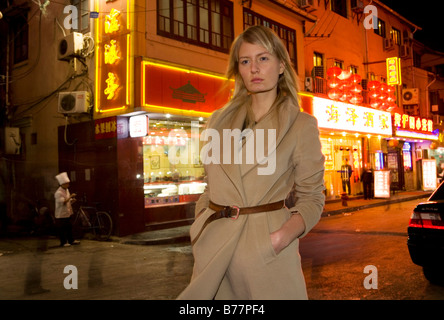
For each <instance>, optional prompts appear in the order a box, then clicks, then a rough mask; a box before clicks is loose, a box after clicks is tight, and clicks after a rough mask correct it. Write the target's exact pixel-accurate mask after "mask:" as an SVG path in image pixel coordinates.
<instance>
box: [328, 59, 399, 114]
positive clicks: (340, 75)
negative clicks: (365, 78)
mask: <svg viewBox="0 0 444 320" xmlns="http://www.w3.org/2000/svg"><path fill="white" fill-rule="evenodd" d="M327 75H328V77H329V79H328V81H327V86H328V87H329V90H328V93H327V95H328V97H329V98H330V99H332V100H337V101H342V102H349V103H352V104H355V105H356V104H360V103H362V102H363V101H364V97H363V96H362V90H363V89H362V86H361V80H362V78H361V76H360V75H358V74H351V72H350V71H346V70H342V69H341V68H339V67H336V66H335V67H331V68H329V69H327ZM367 87H368V91H369V92H368V94H369V97H370V105H371V107H373V108H375V109H381V110H387V111H391V110H393V109H396V107H397V105H396V103H395V101H396V97H395V88H394V87H393V86H389V85H387V84H385V83H381V82H379V81H376V80H374V81H370V82H369V83H368V84H367Z"/></svg>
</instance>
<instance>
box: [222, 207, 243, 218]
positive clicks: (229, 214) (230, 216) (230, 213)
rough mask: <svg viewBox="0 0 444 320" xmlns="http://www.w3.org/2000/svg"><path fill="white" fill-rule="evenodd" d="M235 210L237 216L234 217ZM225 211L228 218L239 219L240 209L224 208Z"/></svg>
mask: <svg viewBox="0 0 444 320" xmlns="http://www.w3.org/2000/svg"><path fill="white" fill-rule="evenodd" d="M233 209H234V210H236V215H235V216H234V217H233V215H232V212H233ZM224 211H225V213H226V217H227V218H230V219H232V220H237V218H239V212H240V208H239V207H238V206H226V207H225V208H224Z"/></svg>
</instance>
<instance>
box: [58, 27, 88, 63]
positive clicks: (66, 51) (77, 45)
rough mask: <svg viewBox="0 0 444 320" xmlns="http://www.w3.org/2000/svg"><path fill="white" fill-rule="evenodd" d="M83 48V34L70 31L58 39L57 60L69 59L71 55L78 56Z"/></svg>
mask: <svg viewBox="0 0 444 320" xmlns="http://www.w3.org/2000/svg"><path fill="white" fill-rule="evenodd" d="M82 49H83V34H81V33H79V32H71V33H70V34H69V35H67V36H66V37H64V38H63V39H62V40H60V41H59V45H58V46H57V50H58V51H57V58H58V59H59V60H70V59H71V58H73V57H79V56H80V52H81V50H82Z"/></svg>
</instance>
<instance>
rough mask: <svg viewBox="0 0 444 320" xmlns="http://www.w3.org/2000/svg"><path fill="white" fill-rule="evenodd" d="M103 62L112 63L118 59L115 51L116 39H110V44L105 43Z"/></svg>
mask: <svg viewBox="0 0 444 320" xmlns="http://www.w3.org/2000/svg"><path fill="white" fill-rule="evenodd" d="M104 54H105V64H114V63H115V62H116V61H118V60H119V59H120V56H119V55H118V52H117V41H116V40H111V41H110V44H105V53H104Z"/></svg>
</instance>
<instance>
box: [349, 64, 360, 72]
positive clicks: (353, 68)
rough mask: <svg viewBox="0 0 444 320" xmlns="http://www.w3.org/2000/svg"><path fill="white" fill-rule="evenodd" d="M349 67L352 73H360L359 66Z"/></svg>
mask: <svg viewBox="0 0 444 320" xmlns="http://www.w3.org/2000/svg"><path fill="white" fill-rule="evenodd" d="M348 69H349V70H350V72H351V73H352V74H358V67H357V66H354V65H351V66H350V67H348Z"/></svg>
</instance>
